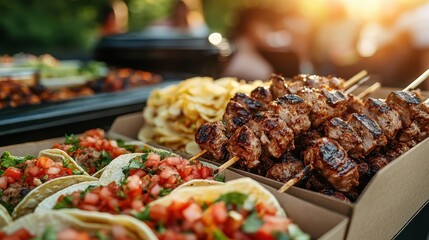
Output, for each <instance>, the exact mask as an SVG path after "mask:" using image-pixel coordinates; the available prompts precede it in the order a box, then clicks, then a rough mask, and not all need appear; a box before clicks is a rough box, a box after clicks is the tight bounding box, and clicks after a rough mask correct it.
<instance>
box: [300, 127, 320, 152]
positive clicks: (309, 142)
mask: <svg viewBox="0 0 429 240" xmlns="http://www.w3.org/2000/svg"><path fill="white" fill-rule="evenodd" d="M323 136H324V134H323V133H322V132H321V131H319V130H318V129H310V130H309V131H307V132H303V133H301V134H300V135H298V136H297V137H296V138H295V152H298V153H301V152H303V151H304V150H305V149H307V148H308V147H310V146H313V145H314V144H315V143H316V142H317V140H319V138H322V137H323Z"/></svg>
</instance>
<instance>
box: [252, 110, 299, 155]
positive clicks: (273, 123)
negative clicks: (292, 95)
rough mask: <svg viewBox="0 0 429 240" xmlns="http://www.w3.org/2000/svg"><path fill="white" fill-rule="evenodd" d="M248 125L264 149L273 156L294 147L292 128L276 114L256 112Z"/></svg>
mask: <svg viewBox="0 0 429 240" xmlns="http://www.w3.org/2000/svg"><path fill="white" fill-rule="evenodd" d="M249 126H250V128H251V129H252V130H253V132H254V133H255V135H256V136H257V137H258V138H259V140H260V142H261V144H262V146H263V148H264V150H266V152H267V153H268V154H269V155H271V156H273V157H275V158H279V157H280V156H281V155H282V154H283V153H284V152H286V151H290V150H293V149H294V148H295V145H294V141H293V140H294V134H293V131H292V129H290V128H289V127H288V125H287V124H286V122H284V121H283V120H281V119H280V118H279V116H278V115H275V114H272V113H267V112H264V113H260V114H256V115H255V116H254V118H253V119H252V120H251V121H250V122H249Z"/></svg>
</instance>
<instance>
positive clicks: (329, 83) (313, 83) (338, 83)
mask: <svg viewBox="0 0 429 240" xmlns="http://www.w3.org/2000/svg"><path fill="white" fill-rule="evenodd" d="M287 86H288V89H289V92H290V93H297V92H298V91H299V90H300V89H302V88H303V87H309V88H318V89H322V88H326V89H344V80H343V79H341V78H337V77H332V76H329V77H322V76H317V75H308V74H299V75H296V76H294V77H293V79H292V81H291V82H289V83H288V84H287Z"/></svg>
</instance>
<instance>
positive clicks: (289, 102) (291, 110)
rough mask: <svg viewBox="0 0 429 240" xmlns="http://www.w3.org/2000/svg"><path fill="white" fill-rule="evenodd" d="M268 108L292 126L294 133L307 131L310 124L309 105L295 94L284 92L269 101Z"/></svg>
mask: <svg viewBox="0 0 429 240" xmlns="http://www.w3.org/2000/svg"><path fill="white" fill-rule="evenodd" d="M268 110H269V111H271V112H273V113H275V114H277V115H279V117H280V118H281V119H282V120H283V121H285V122H286V123H287V125H288V126H289V127H290V128H292V130H293V132H294V134H295V135H298V134H300V133H302V132H305V131H307V130H308V129H309V128H310V126H311V122H310V118H309V113H310V111H311V106H310V104H308V103H307V102H305V101H304V99H302V98H300V97H299V96H298V95H295V94H286V95H284V96H283V97H280V98H278V99H277V100H275V101H273V102H271V103H270V104H269V106H268Z"/></svg>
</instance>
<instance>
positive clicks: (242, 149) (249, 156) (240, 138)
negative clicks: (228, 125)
mask: <svg viewBox="0 0 429 240" xmlns="http://www.w3.org/2000/svg"><path fill="white" fill-rule="evenodd" d="M227 150H228V152H229V153H230V154H231V155H232V156H236V157H239V158H240V161H239V164H240V165H242V166H246V167H247V168H254V167H256V166H258V164H259V162H260V160H259V158H260V156H261V152H262V149H261V142H260V141H259V139H258V138H257V137H256V135H255V134H254V133H253V131H252V130H251V129H250V128H249V127H248V126H246V125H244V126H242V127H240V128H239V129H237V131H235V133H234V134H233V135H232V136H231V138H230V139H229V140H228V143H227Z"/></svg>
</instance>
